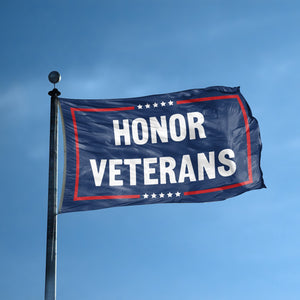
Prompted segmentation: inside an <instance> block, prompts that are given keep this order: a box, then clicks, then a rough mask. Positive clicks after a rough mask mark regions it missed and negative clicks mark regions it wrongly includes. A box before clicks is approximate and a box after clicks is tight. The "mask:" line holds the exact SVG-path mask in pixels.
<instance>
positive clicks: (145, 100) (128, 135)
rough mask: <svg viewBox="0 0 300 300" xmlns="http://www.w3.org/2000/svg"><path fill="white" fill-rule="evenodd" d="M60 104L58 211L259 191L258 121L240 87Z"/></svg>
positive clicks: (62, 101) (206, 198) (210, 198)
mask: <svg viewBox="0 0 300 300" xmlns="http://www.w3.org/2000/svg"><path fill="white" fill-rule="evenodd" d="M59 104H60V110H61V114H62V120H63V122H62V123H63V130H64V137H65V138H64V140H65V154H66V155H65V171H64V186H63V191H62V197H61V203H60V208H59V212H60V213H65V212H72V211H82V210H93V209H101V208H108V207H113V206H125V205H140V204H154V203H169V202H172V203H187V202H192V203H196V202H207V201H218V200H224V199H226V198H229V197H233V196H236V195H239V194H241V193H244V192H246V191H249V190H253V189H260V188H263V187H265V185H264V182H263V178H262V172H261V169H260V154H261V140H260V133H259V127H258V123H257V121H256V119H255V118H254V117H253V116H252V113H251V110H250V108H249V106H248V104H247V102H246V101H245V99H244V97H243V96H242V95H241V93H240V90H239V88H230V87H221V86H217V87H209V88H205V89H193V90H187V91H182V92H176V93H169V94H161V95H152V96H146V97H138V98H127V99H106V100H73V99H64V98H60V99H59Z"/></svg>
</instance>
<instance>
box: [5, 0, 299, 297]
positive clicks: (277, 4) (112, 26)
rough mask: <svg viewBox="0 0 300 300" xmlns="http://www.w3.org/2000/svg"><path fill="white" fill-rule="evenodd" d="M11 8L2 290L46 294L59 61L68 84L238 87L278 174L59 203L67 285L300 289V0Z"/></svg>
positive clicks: (118, 92)
mask: <svg viewBox="0 0 300 300" xmlns="http://www.w3.org/2000/svg"><path fill="white" fill-rule="evenodd" d="M0 16H1V17H0V25H1V31H0V32H1V33H0V37H1V46H0V53H1V56H0V61H1V70H2V72H1V74H0V82H1V83H0V85H1V92H2V96H1V100H0V114H1V115H0V123H1V126H0V134H1V138H2V140H1V145H2V147H1V155H0V160H1V175H0V176H1V178H0V179H1V191H2V197H1V203H2V209H1V211H0V233H1V237H2V238H1V243H0V257H1V267H0V298H1V299H6V300H11V299H24V300H27V299H28V300H32V299H43V295H44V273H45V253H46V221H47V220H46V217H47V191H48V190H47V184H48V142H49V112H50V107H49V105H50V100H49V97H48V95H47V93H48V91H49V90H50V89H52V86H51V84H50V83H49V82H48V79H47V76H48V73H49V72H50V71H52V70H54V69H55V70H58V71H59V72H60V73H61V75H62V81H61V82H60V83H59V84H58V86H57V87H58V88H59V89H60V91H61V92H62V96H63V97H67V98H117V97H131V96H132V97H135V96H143V95H147V94H156V93H164V92H173V91H179V90H184V89H190V88H201V87H207V86H212V85H226V86H241V92H242V93H243V95H244V96H245V98H246V99H247V101H248V103H249V104H250V106H251V109H252V112H253V114H254V116H255V117H256V118H257V119H258V121H259V124H260V129H261V136H262V142H263V151H262V163H261V164H262V169H263V172H264V178H265V183H266V185H267V187H268V188H267V189H263V190H257V191H252V192H248V193H245V194H243V195H240V196H238V197H236V198H232V199H228V200H226V201H222V202H216V203H206V204H180V205H172V204H164V205H146V206H132V207H126V208H124V207H121V208H112V209H104V210H98V211H90V212H81V213H70V214H64V215H60V216H59V217H58V275H57V277H58V285H57V299H73V300H77V299H107V300H123V299H124V300H127V299H130V300H133V299H138V300H140V299H143V300H152V299H155V300H160V299H162V300H165V299H172V300H181V299H188V300H194V299H205V300H211V299H214V300H215V299H216V300H219V299H220V300H227V299H228V300H229V299H230V300H235V299H239V300H240V299H245V300H247V299H251V300H252V299H272V300H276V299H290V300H292V299H299V298H300V284H299V283H300V270H299V264H300V255H299V253H300V252H299V248H300V240H299V233H300V204H299V198H300V197H299V188H298V187H299V171H298V169H299V163H300V158H299V153H300V126H299V110H300V101H299V99H298V90H297V86H298V85H299V67H300V56H299V53H300V40H299V36H300V26H299V25H300V21H299V20H300V4H299V2H298V1H286V0H285V1H264V0H261V1H255V0H254V1H230V0H229V1H215V0H211V1H208V0H207V1H203V0H199V1H189V0H185V1H169V0H160V1H151V0H149V1H143V0H135V1H134V0H127V1H125V0H123V1H120V0H119V1H92V0H85V1H56V0H54V1H31V0H29V1H10V2H8V1H7V2H5V3H1V9H0ZM60 142H61V143H60V155H59V158H60V162H59V179H60V181H59V185H60V186H61V179H62V178H61V177H62V166H63V161H62V159H63V155H62V151H63V149H62V146H63V145H62V140H61V139H60Z"/></svg>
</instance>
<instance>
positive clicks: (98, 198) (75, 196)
mask: <svg viewBox="0 0 300 300" xmlns="http://www.w3.org/2000/svg"><path fill="white" fill-rule="evenodd" d="M134 109H135V107H134V106H129V107H116V108H74V107H71V114H72V120H73V125H74V134H75V145H76V179H75V190H74V198H73V200H74V201H82V200H102V199H132V198H140V195H106V196H88V197H78V185H79V140H78V129H77V123H76V117H75V112H76V111H84V112H105V111H124V110H134Z"/></svg>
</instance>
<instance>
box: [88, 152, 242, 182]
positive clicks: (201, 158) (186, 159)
mask: <svg viewBox="0 0 300 300" xmlns="http://www.w3.org/2000/svg"><path fill="white" fill-rule="evenodd" d="M216 156H217V161H218V166H217V165H216ZM234 157H235V154H234V152H233V150H231V149H223V150H222V151H220V152H219V153H218V155H216V153H215V152H214V151H210V152H209V153H208V158H207V156H206V155H205V153H197V157H196V163H194V164H196V165H197V167H196V168H195V167H194V165H193V163H192V159H191V156H190V155H189V154H186V155H183V156H182V157H181V162H180V165H179V166H178V165H177V163H176V160H175V159H174V158H173V157H170V156H165V157H159V158H157V157H151V158H143V159H141V158H136V159H109V160H108V168H107V159H101V160H100V164H99V167H98V165H97V161H96V159H90V165H91V168H92V172H93V178H94V183H95V186H97V187H99V186H101V185H102V182H103V177H104V174H105V172H106V171H107V169H108V173H109V174H108V183H109V186H123V185H124V181H125V180H124V179H120V178H124V176H122V172H121V170H122V169H124V166H126V167H127V172H128V171H129V180H128V182H125V183H127V184H130V185H133V186H134V185H137V180H136V178H137V169H138V170H140V169H142V170H143V171H142V173H143V177H144V185H158V184H169V183H171V184H173V183H184V182H185V181H186V180H187V181H188V182H195V181H197V180H198V181H202V180H204V179H205V174H206V176H207V178H208V179H215V178H216V171H217V172H218V174H219V175H221V176H222V177H228V176H231V175H233V174H234V173H235V171H236V163H235V162H234V161H233V160H232V159H233V158H234ZM195 169H196V170H197V172H195ZM139 175H140V174H139ZM118 176H119V178H118Z"/></svg>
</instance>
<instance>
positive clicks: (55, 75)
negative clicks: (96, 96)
mask: <svg viewBox="0 0 300 300" xmlns="http://www.w3.org/2000/svg"><path fill="white" fill-rule="evenodd" d="M48 79H49V81H50V82H51V83H53V84H54V87H55V84H56V83H58V82H60V80H61V76H60V74H59V72H57V71H52V72H50V73H49V75H48Z"/></svg>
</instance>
